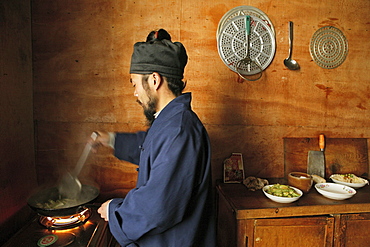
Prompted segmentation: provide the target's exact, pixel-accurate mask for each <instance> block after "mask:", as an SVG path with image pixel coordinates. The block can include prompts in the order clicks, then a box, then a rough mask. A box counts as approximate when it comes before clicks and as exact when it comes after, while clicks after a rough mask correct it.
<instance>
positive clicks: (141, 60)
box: [130, 39, 188, 79]
mask: <svg viewBox="0 0 370 247" xmlns="http://www.w3.org/2000/svg"><path fill="white" fill-rule="evenodd" d="M187 62H188V56H187V54H186V50H185V47H184V46H183V45H182V44H181V43H180V42H171V41H169V40H167V39H163V40H155V41H151V42H137V43H136V44H135V45H134V52H133V53H132V57H131V66H130V74H151V73H153V72H157V73H159V74H161V75H163V76H166V77H172V78H178V79H183V78H184V68H185V66H186V64H187Z"/></svg>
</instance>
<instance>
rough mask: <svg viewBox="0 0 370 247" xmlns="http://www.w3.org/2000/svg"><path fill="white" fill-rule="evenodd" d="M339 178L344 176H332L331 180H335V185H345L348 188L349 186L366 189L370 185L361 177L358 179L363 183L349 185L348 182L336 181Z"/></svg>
mask: <svg viewBox="0 0 370 247" xmlns="http://www.w3.org/2000/svg"><path fill="white" fill-rule="evenodd" d="M338 176H342V175H339V174H333V175H331V176H330V179H331V180H333V182H334V183H338V184H343V185H346V186H349V187H352V188H355V189H358V188H361V187H364V186H365V185H367V184H369V181H367V180H366V179H364V178H360V177H358V178H357V179H358V180H359V181H362V183H347V182H343V181H340V180H338V179H336V178H338Z"/></svg>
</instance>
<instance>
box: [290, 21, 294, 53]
mask: <svg viewBox="0 0 370 247" xmlns="http://www.w3.org/2000/svg"><path fill="white" fill-rule="evenodd" d="M292 50H293V22H292V21H289V59H290V58H291V57H292Z"/></svg>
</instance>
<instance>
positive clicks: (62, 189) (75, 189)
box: [58, 132, 98, 199]
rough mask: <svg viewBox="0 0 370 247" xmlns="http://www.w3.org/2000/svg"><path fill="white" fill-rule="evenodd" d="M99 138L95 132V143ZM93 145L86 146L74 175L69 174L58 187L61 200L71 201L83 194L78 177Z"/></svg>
mask: <svg viewBox="0 0 370 247" xmlns="http://www.w3.org/2000/svg"><path fill="white" fill-rule="evenodd" d="M97 137H98V134H97V133H96V132H93V133H92V134H91V138H92V139H93V140H94V141H95V140H96V138H97ZM91 145H92V144H91V143H87V144H86V145H85V148H84V150H83V152H82V154H81V157H80V158H79V160H78V161H77V164H76V166H75V169H74V170H73V172H72V173H70V172H67V173H66V174H65V175H64V176H63V177H62V179H61V180H60V183H59V185H58V190H59V194H60V196H61V198H69V199H76V198H77V197H78V195H79V194H80V192H81V188H82V185H81V182H80V180H79V179H78V178H77V177H78V175H79V174H80V172H81V169H82V167H83V166H84V164H85V162H86V159H87V157H88V156H89V153H90V150H91Z"/></svg>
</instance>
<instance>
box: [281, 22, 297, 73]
mask: <svg viewBox="0 0 370 247" xmlns="http://www.w3.org/2000/svg"><path fill="white" fill-rule="evenodd" d="M292 50H293V22H291V21H290V22H289V56H288V57H287V58H286V59H284V65H285V66H286V67H287V68H288V69H290V70H298V69H300V67H299V64H298V62H297V61H295V60H294V59H292Z"/></svg>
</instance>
